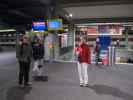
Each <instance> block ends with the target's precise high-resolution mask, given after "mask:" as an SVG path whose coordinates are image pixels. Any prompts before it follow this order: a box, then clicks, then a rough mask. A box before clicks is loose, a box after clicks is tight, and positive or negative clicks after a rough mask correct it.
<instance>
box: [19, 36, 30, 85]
mask: <svg viewBox="0 0 133 100" xmlns="http://www.w3.org/2000/svg"><path fill="white" fill-rule="evenodd" d="M16 57H17V59H18V61H19V66H20V71H19V85H20V86H21V87H23V83H24V86H27V85H31V84H30V83H29V71H30V63H31V57H32V48H31V45H30V43H29V37H28V36H26V35H24V36H22V38H21V40H20V41H19V43H18V46H17V48H16ZM23 80H24V82H23Z"/></svg>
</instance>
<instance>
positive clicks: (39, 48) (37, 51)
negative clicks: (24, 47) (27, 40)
mask: <svg viewBox="0 0 133 100" xmlns="http://www.w3.org/2000/svg"><path fill="white" fill-rule="evenodd" d="M32 49H33V58H34V60H37V59H42V58H43V57H44V46H43V45H42V44H39V45H36V44H34V43H33V45H32Z"/></svg>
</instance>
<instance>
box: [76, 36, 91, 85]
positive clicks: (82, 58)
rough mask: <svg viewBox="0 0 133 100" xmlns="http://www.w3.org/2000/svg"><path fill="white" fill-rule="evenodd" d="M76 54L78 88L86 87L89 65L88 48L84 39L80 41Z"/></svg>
mask: <svg viewBox="0 0 133 100" xmlns="http://www.w3.org/2000/svg"><path fill="white" fill-rule="evenodd" d="M76 54H77V55H78V72H79V80H80V87H83V86H85V87H88V70H87V69H88V64H90V62H91V61H90V48H89V46H88V45H87V43H86V40H85V39H84V38H82V39H81V42H80V44H79V48H77V52H76Z"/></svg>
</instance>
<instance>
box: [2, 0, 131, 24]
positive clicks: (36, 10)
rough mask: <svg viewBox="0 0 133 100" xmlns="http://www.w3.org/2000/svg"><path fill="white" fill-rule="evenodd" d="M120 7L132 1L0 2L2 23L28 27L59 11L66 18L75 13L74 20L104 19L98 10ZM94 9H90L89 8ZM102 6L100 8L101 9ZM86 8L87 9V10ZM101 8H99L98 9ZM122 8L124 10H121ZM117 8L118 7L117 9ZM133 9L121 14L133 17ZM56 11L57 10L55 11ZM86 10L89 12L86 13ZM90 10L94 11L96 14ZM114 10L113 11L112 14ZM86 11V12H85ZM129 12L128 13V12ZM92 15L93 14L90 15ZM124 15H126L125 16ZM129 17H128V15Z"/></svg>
mask: <svg viewBox="0 0 133 100" xmlns="http://www.w3.org/2000/svg"><path fill="white" fill-rule="evenodd" d="M116 4H117V5H120V4H133V1H132V0H0V22H2V23H5V25H11V26H13V25H15V26H17V25H28V24H31V22H32V21H33V20H37V19H43V18H45V17H49V16H51V15H50V13H53V11H55V12H56V11H57V10H58V11H57V12H58V14H60V16H63V14H64V16H65V14H69V13H73V18H72V19H73V20H80V19H82V20H83V19H87V18H93V17H95V18H104V15H103V14H104V12H103V13H102V14H100V13H98V12H99V10H97V9H99V8H100V9H101V10H102V9H104V8H101V7H102V6H104V5H106V6H107V9H111V8H110V7H108V5H116ZM90 6H91V7H92V6H93V8H89V7H90ZM99 6H100V7H99ZM85 7H86V8H85ZM98 7H99V8H98ZM121 7H122V8H121ZM116 8H117V7H116ZM118 8H119V9H124V7H123V6H120V7H118ZM132 8H133V7H130V8H128V7H126V8H125V9H126V11H125V12H124V13H122V11H121V12H120V13H118V15H119V14H120V15H121V17H126V18H128V17H130V19H131V17H133V13H131V14H130V12H131V9H132ZM53 9H56V10H53ZM84 9H86V10H88V11H89V12H87V13H86V12H85V11H84ZM90 9H93V11H95V13H94V12H93V11H92V12H91V10H90ZM113 10H114V11H115V9H112V13H113ZM83 11H84V12H83ZM127 11H128V12H127ZM106 12H108V11H105V15H106V16H105V17H113V16H110V15H108V14H107V13H106ZM117 12H119V10H118V11H117ZM117 12H116V11H115V13H113V14H114V15H116V16H114V17H119V16H118V15H117ZM90 13H92V14H90ZM61 14H62V15H61ZM123 14H126V15H125V16H123ZM127 14H128V15H129V16H128V15H127Z"/></svg>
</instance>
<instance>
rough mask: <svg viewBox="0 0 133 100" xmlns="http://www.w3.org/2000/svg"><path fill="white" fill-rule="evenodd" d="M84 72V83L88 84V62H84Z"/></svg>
mask: <svg viewBox="0 0 133 100" xmlns="http://www.w3.org/2000/svg"><path fill="white" fill-rule="evenodd" d="M83 72H84V84H85V85H88V64H87V63H83Z"/></svg>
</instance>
